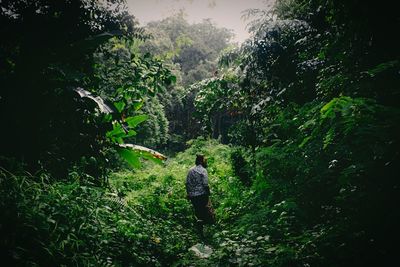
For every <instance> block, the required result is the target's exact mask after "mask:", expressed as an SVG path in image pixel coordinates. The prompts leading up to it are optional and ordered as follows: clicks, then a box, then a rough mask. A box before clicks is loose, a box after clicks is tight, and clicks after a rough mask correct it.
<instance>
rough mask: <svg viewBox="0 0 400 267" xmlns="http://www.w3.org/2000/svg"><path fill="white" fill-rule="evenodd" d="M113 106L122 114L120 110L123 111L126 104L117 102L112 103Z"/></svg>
mask: <svg viewBox="0 0 400 267" xmlns="http://www.w3.org/2000/svg"><path fill="white" fill-rule="evenodd" d="M114 106H115V108H116V109H117V110H118V112H122V110H124V108H125V106H126V104H125V102H124V101H118V102H114Z"/></svg>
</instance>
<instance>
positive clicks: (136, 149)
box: [118, 144, 167, 167]
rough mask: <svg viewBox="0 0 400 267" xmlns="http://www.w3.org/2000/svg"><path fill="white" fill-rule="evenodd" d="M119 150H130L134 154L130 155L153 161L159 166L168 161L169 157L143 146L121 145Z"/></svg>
mask: <svg viewBox="0 0 400 267" xmlns="http://www.w3.org/2000/svg"><path fill="white" fill-rule="evenodd" d="M118 149H123V150H129V151H131V152H132V153H130V155H133V154H134V155H136V156H137V157H141V158H144V159H148V160H151V161H153V162H155V163H158V164H161V163H162V162H163V161H164V160H166V159H167V156H165V155H163V154H161V153H159V152H157V151H155V150H152V149H150V148H147V147H143V146H138V145H134V144H119V145H118ZM124 158H125V157H124ZM125 159H126V158H125ZM128 162H129V161H128ZM131 165H132V164H131ZM132 166H133V167H135V166H134V165H132Z"/></svg>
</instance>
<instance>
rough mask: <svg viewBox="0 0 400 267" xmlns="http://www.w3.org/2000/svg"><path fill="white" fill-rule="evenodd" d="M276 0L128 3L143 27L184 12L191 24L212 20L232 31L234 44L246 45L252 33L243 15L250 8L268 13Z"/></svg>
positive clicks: (146, 0) (145, 0)
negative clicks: (249, 31) (245, 41)
mask: <svg viewBox="0 0 400 267" xmlns="http://www.w3.org/2000/svg"><path fill="white" fill-rule="evenodd" d="M274 1H275V0H127V3H128V7H129V11H130V13H131V14H133V15H134V16H135V17H136V18H137V19H138V20H139V22H140V23H141V24H142V25H145V24H146V23H148V22H150V21H154V20H161V19H163V18H166V17H169V16H171V15H173V14H176V13H178V12H179V11H180V10H183V11H184V12H185V13H186V14H187V20H188V21H189V22H190V23H194V22H201V21H202V20H203V19H207V18H211V19H212V21H213V22H215V23H216V24H217V26H219V27H225V28H228V29H232V30H233V32H234V33H235V35H236V38H235V39H234V41H237V42H240V43H241V42H243V41H244V40H245V39H246V38H247V37H249V33H248V32H247V30H246V25H247V22H246V21H243V19H242V18H241V17H242V11H244V10H246V9H249V8H260V9H266V8H268V7H271V3H273V2H274Z"/></svg>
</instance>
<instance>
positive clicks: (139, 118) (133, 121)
mask: <svg viewBox="0 0 400 267" xmlns="http://www.w3.org/2000/svg"><path fill="white" fill-rule="evenodd" d="M147 118H148V116H147V115H144V114H142V115H136V116H134V117H128V118H126V119H125V122H126V123H128V125H129V126H130V127H132V128H135V127H136V126H137V125H138V124H140V123H142V122H144V121H145V120H147Z"/></svg>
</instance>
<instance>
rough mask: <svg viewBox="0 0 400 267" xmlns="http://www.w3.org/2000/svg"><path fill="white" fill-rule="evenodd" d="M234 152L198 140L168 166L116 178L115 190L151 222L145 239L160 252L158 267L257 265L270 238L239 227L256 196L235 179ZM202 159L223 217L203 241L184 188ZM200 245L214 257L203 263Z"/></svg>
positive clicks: (145, 226) (144, 223)
mask: <svg viewBox="0 0 400 267" xmlns="http://www.w3.org/2000/svg"><path fill="white" fill-rule="evenodd" d="M230 152H231V148H230V147H229V146H226V145H221V144H218V143H217V142H216V141H205V140H196V141H194V143H193V144H191V146H190V148H189V149H187V150H186V151H185V152H183V153H179V154H178V155H176V157H174V158H172V159H169V160H168V161H167V163H166V165H165V166H159V165H154V164H149V165H146V166H144V168H143V169H141V170H137V171H124V172H119V173H114V174H113V175H112V177H111V179H110V181H111V184H112V187H113V188H114V189H115V190H117V192H118V194H119V195H120V196H123V197H124V199H125V200H126V202H127V205H128V206H129V207H131V208H132V209H134V210H136V211H138V213H139V214H140V215H141V216H142V218H145V220H144V221H142V225H140V227H141V228H142V230H143V233H142V235H141V237H142V238H144V239H145V238H146V236H147V237H148V238H149V240H150V243H151V244H152V245H153V246H154V247H155V248H156V249H155V250H154V252H156V253H157V254H156V255H152V256H154V257H155V258H156V259H157V261H158V262H160V263H162V264H165V265H171V264H173V265H175V266H187V265H189V264H194V263H195V266H202V265H204V266H206V265H207V266H209V265H210V264H211V265H213V264H217V263H218V262H219V263H221V262H225V264H226V265H229V264H232V263H236V264H239V265H243V264H245V265H247V264H250V265H251V264H252V263H253V264H257V258H256V257H254V255H252V252H255V251H256V249H257V246H258V244H257V242H258V243H261V242H264V241H268V236H267V235H262V234H261V233H257V232H256V231H251V230H248V231H247V230H246V229H245V228H247V226H245V227H244V228H243V227H242V228H238V227H237V225H236V224H235V221H236V217H237V215H239V214H240V213H241V209H245V208H246V206H245V203H247V201H246V199H247V197H248V196H249V195H250V194H251V192H250V190H245V187H243V185H242V184H241V183H240V181H238V180H237V179H236V178H234V177H233V176H232V170H231V165H230ZM198 153H203V154H205V155H206V157H207V158H208V164H209V167H208V173H209V180H210V187H211V191H212V195H211V200H212V202H213V206H214V208H215V209H216V214H217V224H216V225H214V226H205V229H204V232H205V239H203V240H202V239H200V238H199V235H198V233H197V232H196V227H195V218H194V215H193V210H192V207H191V204H190V203H189V202H188V201H187V199H186V192H185V185H184V181H185V178H186V174H187V171H188V169H189V168H190V167H191V166H192V165H193V163H194V159H195V155H196V154H198ZM136 223H139V222H131V224H132V225H131V227H133V228H138V227H139V225H138V226H137V227H136V226H135V225H134V224H136ZM244 230H246V232H243V231H244ZM256 235H257V236H256ZM195 244H206V245H208V246H209V247H211V248H212V249H213V253H212V254H211V256H209V257H207V258H202V257H198V256H196V255H195V254H194V253H192V252H190V251H189V248H190V247H192V246H193V245H195ZM203 252H204V251H203ZM206 253H207V252H206ZM207 254H209V253H207Z"/></svg>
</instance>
